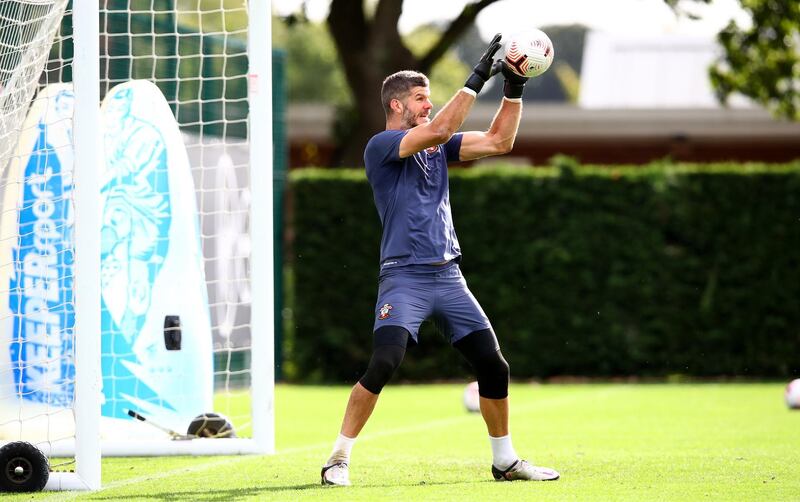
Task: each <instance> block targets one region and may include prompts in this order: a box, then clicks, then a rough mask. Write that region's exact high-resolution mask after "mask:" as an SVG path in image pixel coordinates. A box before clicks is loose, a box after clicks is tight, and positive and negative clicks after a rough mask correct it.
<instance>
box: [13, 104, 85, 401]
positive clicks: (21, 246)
mask: <svg viewBox="0 0 800 502" xmlns="http://www.w3.org/2000/svg"><path fill="white" fill-rule="evenodd" d="M52 99H54V104H55V107H54V108H52V107H51V108H50V109H49V110H48V113H55V114H56V121H58V120H62V121H71V119H72V109H73V103H74V99H75V97H74V95H73V93H72V91H69V90H62V91H60V92H59V93H58V94H56V96H55V97H54V98H52ZM46 115H47V114H45V118H47V116H46ZM45 118H43V119H42V120H41V121H40V122H39V124H38V131H39V132H38V136H37V138H36V142H35V144H34V147H33V151H32V153H31V155H30V157H29V158H28V162H27V164H26V165H25V169H24V178H23V179H24V183H23V184H22V188H21V190H22V198H21V199H22V200H21V202H20V204H19V232H18V235H19V237H18V239H17V242H16V245H15V247H14V248H13V249H12V256H13V260H14V274H13V275H12V277H11V283H10V294H9V307H10V310H11V312H12V314H13V318H14V322H13V338H12V340H13V341H12V343H11V344H10V350H11V362H12V366H13V368H14V370H13V371H14V383H15V385H16V387H17V392H18V395H20V396H22V398H23V399H26V400H29V401H33V402H40V403H46V404H48V405H53V406H68V405H69V404H70V403H71V402H72V400H73V392H74V384H73V382H74V379H75V366H74V361H73V359H72V354H73V350H72V329H73V326H74V322H75V312H74V309H73V303H72V300H73V298H72V281H73V275H74V274H73V265H74V254H73V232H72V228H73V226H72V220H73V212H72V204H71V191H72V158H71V156H72V148H71V143H72V142H71V138H70V137H69V136H70V134H69V132H67V133H66V134H63V132H64V130H67V129H69V127H65V128H62V129H64V130H62V131H61V132H62V135H61V137H60V138H59V139H60V140H61V141H58V142H57V145H55V146H54V145H53V144H51V141H52V135H56V134H57V133H54V132H52V131H51V130H50V129H49V128H48V124H47V123H46V122H45ZM49 118H50V119H51V123H53V121H52V119H53V117H52V115H51V116H50V117H49ZM56 146H58V148H56Z"/></svg>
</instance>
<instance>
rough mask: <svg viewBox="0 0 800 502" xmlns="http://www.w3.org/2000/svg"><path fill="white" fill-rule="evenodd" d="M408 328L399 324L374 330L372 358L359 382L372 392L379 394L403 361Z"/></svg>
mask: <svg viewBox="0 0 800 502" xmlns="http://www.w3.org/2000/svg"><path fill="white" fill-rule="evenodd" d="M408 339H409V334H408V330H406V329H405V328H401V327H399V326H384V327H382V328H378V330H377V331H375V338H374V348H373V349H372V358H371V359H370V361H369V366H368V367H367V371H366V373H364V376H362V377H361V380H359V382H360V383H361V385H362V386H364V388H365V389H367V390H368V391H370V392H372V393H373V394H380V393H381V390H383V386H384V385H386V383H387V382H389V379H390V378H392V375H393V374H394V372H395V370H396V369H397V368H398V367H399V366H400V363H401V362H402V361H403V356H405V353H406V345H407V344H408Z"/></svg>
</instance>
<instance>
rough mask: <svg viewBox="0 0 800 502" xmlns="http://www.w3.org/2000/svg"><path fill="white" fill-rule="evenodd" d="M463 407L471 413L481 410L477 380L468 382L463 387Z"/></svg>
mask: <svg viewBox="0 0 800 502" xmlns="http://www.w3.org/2000/svg"><path fill="white" fill-rule="evenodd" d="M464 408H466V409H467V411H469V412H471V413H475V412H478V411H481V397H480V395H479V394H478V382H470V383H469V384H467V386H466V387H465V388H464Z"/></svg>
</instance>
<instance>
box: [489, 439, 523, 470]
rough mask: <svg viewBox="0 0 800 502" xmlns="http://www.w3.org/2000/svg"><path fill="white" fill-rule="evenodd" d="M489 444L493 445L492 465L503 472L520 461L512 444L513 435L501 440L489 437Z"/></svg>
mask: <svg viewBox="0 0 800 502" xmlns="http://www.w3.org/2000/svg"><path fill="white" fill-rule="evenodd" d="M489 442H491V443H492V464H493V465H494V466H495V467H497V468H498V469H500V470H501V471H504V470H506V469H508V468H509V467H511V464H513V463H514V462H516V461H517V460H519V457H518V456H517V452H515V451H514V445H512V444H511V434H509V435H507V436H502V437H499V438H495V437H492V436H489Z"/></svg>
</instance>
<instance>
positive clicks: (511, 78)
mask: <svg viewBox="0 0 800 502" xmlns="http://www.w3.org/2000/svg"><path fill="white" fill-rule="evenodd" d="M498 72H502V73H503V77H505V79H506V82H505V84H504V85H503V96H505V97H507V98H510V99H521V98H522V91H524V90H525V84H526V83H527V82H528V77H523V76H521V75H518V74H517V73H514V70H512V69H511V67H510V66H508V64H507V63H506V62H505V61H503V60H502V59H498V60H497V61H496V62H495V63H494V66H493V67H492V75H494V74H495V73H498Z"/></svg>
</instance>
